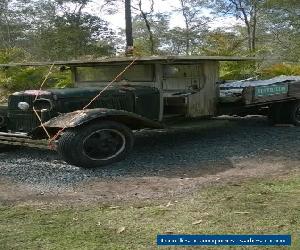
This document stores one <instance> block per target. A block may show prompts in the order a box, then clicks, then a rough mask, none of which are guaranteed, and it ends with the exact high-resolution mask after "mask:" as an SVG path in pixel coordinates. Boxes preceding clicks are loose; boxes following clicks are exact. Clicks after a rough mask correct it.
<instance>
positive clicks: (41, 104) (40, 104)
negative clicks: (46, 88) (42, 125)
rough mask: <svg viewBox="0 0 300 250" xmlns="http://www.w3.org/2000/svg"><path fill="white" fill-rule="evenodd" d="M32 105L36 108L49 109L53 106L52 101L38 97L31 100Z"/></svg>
mask: <svg viewBox="0 0 300 250" xmlns="http://www.w3.org/2000/svg"><path fill="white" fill-rule="evenodd" d="M33 107H34V108H35V109H36V110H48V111H51V110H52V108H53V104H52V101H51V100H49V99H44V98H40V99H37V100H35V101H34V102H33Z"/></svg>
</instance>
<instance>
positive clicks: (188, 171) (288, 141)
mask: <svg viewBox="0 0 300 250" xmlns="http://www.w3.org/2000/svg"><path fill="white" fill-rule="evenodd" d="M241 124H242V125H241ZM241 124H240V123H239V124H237V125H235V126H236V127H235V129H239V130H240V131H242V132H241V133H240V134H238V133H239V132H236V131H237V130H235V132H234V134H232V135H228V133H227V132H226V130H224V135H222V133H221V135H218V136H223V143H224V140H225V139H226V140H229V142H230V143H231V144H230V145H232V144H234V143H235V147H236V149H234V150H235V151H234V152H235V153H234V154H233V153H232V154H227V155H226V157H223V158H221V159H217V160H215V161H210V160H208V161H205V160H204V161H202V162H199V163H197V161H193V162H187V163H185V161H182V162H179V163H177V164H176V159H172V160H171V159H170V161H171V163H172V164H174V165H175V164H176V167H173V165H172V164H170V166H167V167H165V168H159V167H158V168H157V170H156V173H155V174H152V172H151V171H152V170H151V171H150V170H149V171H148V170H147V169H146V168H145V165H141V166H139V165H137V164H138V163H135V164H136V165H137V166H134V167H136V168H137V169H136V171H135V170H131V168H130V167H131V165H132V164H133V163H132V162H131V161H130V159H129V161H128V162H125V163H126V164H127V165H128V166H129V167H128V169H125V170H124V172H126V174H122V173H121V174H119V172H118V174H116V176H114V178H102V177H101V178H99V177H97V175H95V176H93V175H92V176H91V177H89V178H87V179H85V180H84V181H80V182H76V183H75V184H74V185H71V186H70V185H69V186H68V187H66V188H62V189H57V190H56V189H54V190H51V189H50V190H48V189H43V188H39V185H40V184H39V183H38V184H34V188H33V184H30V183H26V182H21V181H18V180H14V179H13V178H11V177H9V176H8V174H7V176H6V175H4V174H3V173H2V175H0V202H1V203H5V204H9V203H13V204H15V203H17V204H20V205H22V204H28V203H30V204H35V203H36V204H40V203H47V204H65V203H68V204H74V203H75V204H76V203H89V202H101V203H104V204H105V203H108V204H118V203H123V202H127V201H130V202H131V201H147V200H150V199H151V200H155V199H160V198H165V197H169V198H170V199H171V198H172V199H176V198H177V197H181V196H184V195H186V194H191V193H192V192H193V191H195V190H199V189H201V188H202V187H204V186H207V185H225V184H232V185H238V183H239V182H241V181H243V180H245V179H249V178H265V177H276V178H277V177H278V178H282V177H284V176H285V175H287V174H291V172H293V171H295V172H299V171H300V158H299V157H297V156H298V155H299V154H298V147H295V145H296V144H298V140H299V138H298V137H297V136H299V128H297V127H294V128H293V127H288V128H270V127H267V125H266V124H265V122H261V121H260V122H259V123H255V124H256V126H254V127H251V126H248V125H246V126H244V125H243V124H244V122H242V123H241ZM250 129H252V130H254V132H252V133H253V136H254V137H255V136H258V137H257V139H256V138H254V139H253V141H252V142H249V145H245V142H242V143H241V144H240V145H239V144H237V145H236V142H237V141H238V137H239V136H240V138H243V137H245V135H246V134H249V131H250ZM264 130H265V131H268V135H267V136H268V140H274V141H269V142H268V143H265V140H264V138H262V136H261V135H260V134H258V133H260V131H264ZM230 131H232V130H230ZM188 133H189V132H187V134H186V132H185V134H184V135H183V136H184V138H188V139H186V140H188V141H186V143H190V144H191V145H190V147H192V146H199V145H200V146H201V145H204V144H203V143H205V141H202V142H200V144H199V145H198V144H197V145H196V144H195V142H194V141H193V140H195V139H194V137H195V134H191V135H189V134H188ZM191 133H194V132H191ZM209 133H211V134H212V135H209ZM206 134H208V135H206V136H207V138H206V139H205V140H207V141H212V143H211V144H210V145H208V146H206V148H203V150H207V152H212V156H211V157H212V158H214V150H215V152H216V154H219V153H220V152H221V150H223V148H226V147H227V145H229V144H224V145H216V144H214V143H215V142H214V141H213V140H214V139H215V136H216V135H215V131H214V130H212V131H209V132H208V133H206ZM225 134H226V136H225ZM187 135H188V136H187ZM168 136H169V135H168ZM168 136H166V137H165V138H164V140H166V139H168ZM172 136H174V135H171V137H172ZM249 136H250V135H249ZM253 136H252V135H251V138H252V137H253ZM154 137H155V136H154ZM162 137H164V136H162ZM151 138H152V136H151ZM158 138H161V136H157V137H156V139H151V140H155V143H156V144H155V145H158V146H157V147H158V150H157V151H161V150H162V149H163V148H166V144H165V142H159V141H158ZM259 138H260V139H259ZM270 138H273V139H270ZM218 139H220V140H222V137H221V138H218ZM145 140H146V139H145V138H142V139H141V141H142V142H140V145H142V144H145V143H144V141H145ZM232 140H234V141H233V142H232ZM259 140H261V141H259ZM281 140H282V141H283V143H282V144H280V143H281ZM256 141H257V143H258V144H257V145H256V144H255V143H256ZM295 141H297V142H295ZM176 143H177V144H179V142H176ZM197 143H198V142H197ZM201 143H202V144H201ZM259 143H260V144H259ZM274 143H278V145H277V148H276V146H275V145H274ZM279 144H280V145H279ZM138 145H139V142H138ZM206 145H207V144H206ZM200 146H199V151H201V147H200ZM228 147H229V146H228ZM249 147H253V148H254V149H256V148H257V147H259V152H258V153H253V152H254V151H253V152H250V153H249V152H245V150H247V149H248V148H249ZM274 147H275V149H274ZM281 147H282V148H281ZM283 147H284V149H283ZM152 148H153V147H152V146H151V141H149V146H145V148H143V147H142V146H141V147H140V148H139V149H137V151H136V152H135V153H133V157H135V154H136V155H140V154H141V156H140V157H141V159H145V158H146V157H148V156H149V152H150V150H151V149H152ZM174 148H175V149H176V150H178V152H177V153H178V155H179V157H180V155H182V156H183V155H186V154H187V153H188V152H189V151H188V150H189V149H186V148H184V149H183V148H180V147H179V146H175V147H174ZM153 150H154V149H153ZM232 150H233V149H232ZM232 150H231V151H232ZM154 151H155V150H154ZM173 151H174V149H172V153H173ZM222 152H223V151H222ZM25 153H26V154H30V152H29V153H28V152H27V151H26V152H25ZM42 154H45V155H47V154H48V153H47V152H44V153H42ZM143 154H144V155H143ZM9 157H11V159H10V164H21V163H19V161H18V155H16V156H15V155H8V156H7V158H9ZM149 157H150V156H149ZM185 157H187V159H189V158H188V156H185ZM192 157H193V156H190V158H192ZM50 158H51V157H50ZM135 158H136V157H135ZM157 159H158V155H154V156H151V158H149V162H146V163H147V164H150V163H151V164H152V162H153V161H154V160H157ZM34 160H35V161H39V159H34ZM51 161H52V163H51V164H52V165H53V162H54V161H56V162H59V160H53V159H52V160H51ZM158 161H160V160H159V159H158ZM11 162H12V163H11ZM30 164H32V163H30ZM164 165H166V164H164ZM3 166H5V167H6V168H5V171H6V172H9V171H10V172H9V173H10V174H11V171H14V169H13V168H10V167H9V166H8V163H6V162H4V163H3ZM60 166H61V165H54V167H53V169H55V168H57V169H58V168H60ZM62 166H63V167H65V166H64V165H62ZM118 166H119V165H118ZM7 169H9V171H8V170H7ZM145 169H146V170H145ZM71 171H73V170H72V169H71V170H70V169H68V170H67V173H69V172H71ZM74 171H75V170H74ZM106 171H108V172H109V171H110V170H109V169H108V170H106ZM112 171H115V170H112ZM131 171H132V173H134V174H128V173H131ZM142 171H145V174H140V175H138V174H136V172H142ZM147 171H148V172H147ZM41 173H42V175H43V172H41ZM30 174H31V173H30V172H28V175H30ZM32 174H35V172H33V173H32ZM71 174H72V173H71ZM23 175H24V174H23ZM49 178H55V176H53V177H51V176H50V177H49Z"/></svg>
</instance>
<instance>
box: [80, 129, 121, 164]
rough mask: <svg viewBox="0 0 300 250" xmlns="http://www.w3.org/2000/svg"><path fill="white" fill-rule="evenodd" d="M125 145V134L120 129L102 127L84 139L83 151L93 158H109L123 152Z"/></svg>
mask: <svg viewBox="0 0 300 250" xmlns="http://www.w3.org/2000/svg"><path fill="white" fill-rule="evenodd" d="M125 146H126V139H125V136H124V135H123V134H122V133H120V132H119V131H118V130H115V129H101V130H97V131H96V132H93V133H92V134H91V135H89V136H88V137H87V138H86V139H85V140H84V142H83V153H84V154H85V155H86V156H87V157H89V158H90V159H93V160H109V159H112V158H115V157H116V156H118V155H119V154H121V153H122V152H123V151H124V149H125Z"/></svg>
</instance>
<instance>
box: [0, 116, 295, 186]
mask: <svg viewBox="0 0 300 250" xmlns="http://www.w3.org/2000/svg"><path fill="white" fill-rule="evenodd" d="M299 149H300V127H270V126H269V125H268V123H267V121H266V119H264V118H257V117H256V118H251V119H250V118H247V119H241V118H239V119H231V120H230V121H229V124H227V125H224V126H221V127H219V128H210V129H192V130H188V131H187V130H185V131H168V132H143V133H138V134H137V140H136V144H135V148H134V150H133V152H132V154H131V155H130V156H129V157H128V159H126V160H125V161H123V162H120V163H116V164H114V165H112V166H110V167H107V168H103V169H96V170H86V169H80V168H77V167H74V166H70V165H67V164H65V163H64V162H63V161H62V160H61V159H60V158H59V156H58V155H57V154H56V153H54V152H50V151H42V150H35V149H25V148H23V149H20V150H18V151H14V152H8V153H1V154H0V158H1V162H0V178H1V179H5V180H9V181H11V182H13V183H17V184H18V183H19V184H26V185H29V186H31V187H32V188H36V189H38V190H46V191H47V190H59V189H68V188H71V187H73V186H74V185H79V184H81V183H84V182H86V181H91V180H102V181H103V180H104V181H111V180H119V178H124V177H125V178H131V177H134V178H135V177H147V178H148V177H167V178H172V177H173V178H181V177H185V178H187V177H197V176H201V175H203V174H205V172H207V173H212V172H218V171H221V170H224V169H230V168H232V167H233V164H234V163H235V162H239V161H241V160H245V159H250V158H251V159H256V160H258V161H259V160H260V159H261V160H263V159H264V158H265V157H269V156H271V157H275V158H276V157H277V158H281V159H287V160H288V159H292V160H293V161H294V162H295V161H297V162H298V161H300V154H299Z"/></svg>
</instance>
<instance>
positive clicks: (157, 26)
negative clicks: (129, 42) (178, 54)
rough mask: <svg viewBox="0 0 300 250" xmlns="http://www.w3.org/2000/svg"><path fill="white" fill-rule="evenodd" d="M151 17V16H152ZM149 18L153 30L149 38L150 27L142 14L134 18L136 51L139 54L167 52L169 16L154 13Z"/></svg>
mask: <svg viewBox="0 0 300 250" xmlns="http://www.w3.org/2000/svg"><path fill="white" fill-rule="evenodd" d="M150 17H151V18H150ZM150 17H149V18H148V22H149V24H148V25H149V27H150V30H151V39H150V38H149V36H150V34H149V27H147V26H146V24H145V20H144V19H143V17H141V15H137V16H136V17H135V18H134V19H133V34H134V37H135V41H134V47H135V53H136V54H139V55H154V54H155V55H158V54H163V53H164V52H165V47H166V44H167V43H166V36H167V33H168V30H169V16H168V15H165V14H160V13H156V14H152V15H151V16H150Z"/></svg>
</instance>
